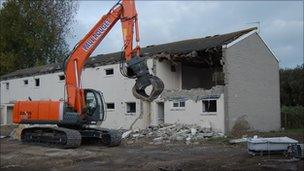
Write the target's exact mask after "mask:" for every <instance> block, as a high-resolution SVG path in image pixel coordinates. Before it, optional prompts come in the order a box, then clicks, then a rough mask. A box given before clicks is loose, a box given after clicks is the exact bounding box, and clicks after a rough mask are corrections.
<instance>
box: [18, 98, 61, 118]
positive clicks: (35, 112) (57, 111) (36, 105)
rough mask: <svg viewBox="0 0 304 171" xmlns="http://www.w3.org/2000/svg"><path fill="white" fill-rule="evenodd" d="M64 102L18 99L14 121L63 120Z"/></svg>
mask: <svg viewBox="0 0 304 171" xmlns="http://www.w3.org/2000/svg"><path fill="white" fill-rule="evenodd" d="M62 114H63V102H61V101H51V100H44V101H43V100H41V101H17V102H16V103H15V106H14V109H13V122H14V123H37V121H38V122H42V123H58V122H60V121H61V120H62Z"/></svg>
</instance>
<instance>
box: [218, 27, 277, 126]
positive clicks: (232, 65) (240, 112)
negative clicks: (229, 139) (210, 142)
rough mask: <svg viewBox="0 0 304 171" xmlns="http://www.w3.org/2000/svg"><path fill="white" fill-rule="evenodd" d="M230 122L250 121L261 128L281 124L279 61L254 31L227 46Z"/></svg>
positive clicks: (226, 67)
mask: <svg viewBox="0 0 304 171" xmlns="http://www.w3.org/2000/svg"><path fill="white" fill-rule="evenodd" d="M224 57H225V67H224V68H225V79H226V80H225V82H226V92H225V95H226V101H227V104H226V105H227V106H226V111H227V115H226V119H225V120H226V124H227V127H226V128H227V130H229V131H230V130H231V129H232V128H233V126H234V125H235V123H239V122H248V123H249V126H250V128H251V129H254V130H260V131H270V130H278V129H279V128H280V89H279V63H278V61H277V60H276V59H275V57H274V56H273V54H272V53H271V52H270V51H269V49H268V48H267V47H266V45H265V44H264V43H263V41H262V39H261V38H260V37H259V35H257V33H254V34H252V35H250V36H249V37H247V38H245V39H243V40H242V41H240V42H238V43H236V44H235V45H233V46H231V47H229V48H228V49H224Z"/></svg>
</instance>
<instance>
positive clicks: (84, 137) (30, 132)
mask: <svg viewBox="0 0 304 171" xmlns="http://www.w3.org/2000/svg"><path fill="white" fill-rule="evenodd" d="M21 141H22V142H24V143H31V144H36V145H47V146H48V147H50V146H51V147H56V148H77V147H79V146H80V145H81V143H87V142H89V143H92V142H94V143H100V144H102V145H105V146H108V147H114V146H118V145H120V143H121V134H120V132H119V131H117V130H110V129H96V128H89V129H81V130H75V129H69V128H62V127H58V128H56V127H31V128H25V129H23V130H22V132H21Z"/></svg>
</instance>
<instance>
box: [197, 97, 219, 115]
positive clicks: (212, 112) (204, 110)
mask: <svg viewBox="0 0 304 171" xmlns="http://www.w3.org/2000/svg"><path fill="white" fill-rule="evenodd" d="M217 100H218V99H203V100H201V101H202V113H203V114H217V112H218V105H217ZM211 101H215V111H206V108H205V103H204V102H209V103H210V102H211Z"/></svg>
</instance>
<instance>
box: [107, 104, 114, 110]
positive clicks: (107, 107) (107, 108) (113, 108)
mask: <svg viewBox="0 0 304 171" xmlns="http://www.w3.org/2000/svg"><path fill="white" fill-rule="evenodd" d="M108 104H113V106H114V107H113V108H108ZM106 109H107V110H108V111H113V110H115V103H114V102H107V103H106Z"/></svg>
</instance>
